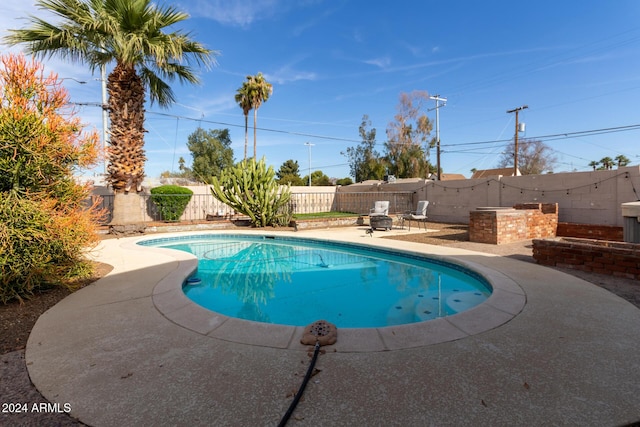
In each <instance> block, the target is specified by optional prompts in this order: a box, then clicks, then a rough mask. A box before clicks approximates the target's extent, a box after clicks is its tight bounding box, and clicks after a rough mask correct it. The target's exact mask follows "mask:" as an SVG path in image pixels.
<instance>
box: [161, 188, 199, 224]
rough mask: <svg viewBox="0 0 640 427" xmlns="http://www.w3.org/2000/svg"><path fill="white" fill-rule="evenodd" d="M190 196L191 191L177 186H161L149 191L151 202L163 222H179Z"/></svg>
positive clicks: (191, 194)
mask: <svg viewBox="0 0 640 427" xmlns="http://www.w3.org/2000/svg"><path fill="white" fill-rule="evenodd" d="M191 196H193V191H191V190H189V189H188V188H184V187H180V186H179V185H162V186H160V187H155V188H152V189H151V200H152V201H153V203H155V205H156V206H157V207H158V210H159V211H160V215H161V216H162V219H163V220H164V221H179V220H180V217H181V216H182V214H183V213H184V210H185V209H186V207H187V205H188V204H189V201H190V200H191Z"/></svg>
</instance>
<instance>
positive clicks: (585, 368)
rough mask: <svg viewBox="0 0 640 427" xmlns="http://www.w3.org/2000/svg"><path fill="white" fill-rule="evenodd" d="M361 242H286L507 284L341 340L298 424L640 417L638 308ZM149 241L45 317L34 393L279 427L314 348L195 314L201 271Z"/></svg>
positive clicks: (523, 274)
mask: <svg viewBox="0 0 640 427" xmlns="http://www.w3.org/2000/svg"><path fill="white" fill-rule="evenodd" d="M364 230H365V227H344V228H339V229H329V230H308V231H299V232H297V233H294V232H284V233H283V234H291V235H295V236H296V237H314V238H322V239H332V240H340V241H348V242H357V243H367V244H371V245H379V246H384V247H388V248H395V249H402V250H405V251H412V252H417V253H425V254H429V255H432V256H434V255H435V256H444V257H451V258H452V259H454V260H456V261H457V262H460V263H463V264H465V265H470V266H473V267H474V268H476V269H478V270H479V271H481V272H482V273H483V274H485V275H486V276H490V278H491V280H492V281H496V283H498V282H499V283H501V285H499V287H500V289H502V292H501V293H499V295H498V296H499V298H494V299H493V301H491V300H490V301H489V306H488V307H487V306H485V307H478V308H476V309H472V310H470V311H469V312H467V313H465V314H464V316H465V318H464V319H462V320H461V319H460V318H458V319H456V317H457V316H453V317H452V318H446V319H440V320H438V321H434V322H436V323H437V322H439V323H440V324H441V325H440V327H436V326H437V325H436V326H434V327H431V326H428V325H427V324H425V325H427V326H426V327H424V326H425V325H423V328H421V329H420V328H417V329H416V328H398V330H393V328H392V329H389V328H384V329H387V330H373V331H372V330H357V329H354V330H339V331H338V342H337V343H336V344H335V345H334V346H329V347H324V348H323V350H324V352H323V354H321V356H320V357H319V359H318V363H317V365H316V368H317V369H318V370H319V372H318V373H317V375H315V376H314V377H313V378H312V380H311V382H310V383H309V385H308V386H307V389H306V391H305V395H304V397H303V400H302V401H301V402H300V404H299V405H298V407H297V409H296V411H295V412H294V414H293V417H292V419H291V420H290V421H289V425H298V426H306V425H474V426H475V425H593V426H603V425H604V426H608V425H611V426H616V425H624V424H626V423H630V422H633V421H638V420H640V386H639V385H638V384H640V357H638V354H640V352H639V350H640V310H638V309H637V308H636V307H635V306H633V305H632V304H630V303H628V302H627V301H625V300H623V299H621V298H619V297H617V296H615V295H613V294H611V293H609V292H607V291H605V290H603V289H601V288H599V287H597V286H595V285H592V284H590V283H588V282H585V281H583V280H581V279H579V278H576V277H574V276H570V275H567V274H564V273H562V272H559V271H556V270H553V269H550V268H546V267H542V266H538V265H535V264H532V263H527V262H523V261H519V260H516V259H511V258H507V257H501V256H496V255H492V254H488V253H481V252H472V251H468V250H465V249H459V248H451V247H443V246H432V245H424V244H417V243H412V242H402V241H397V240H389V239H382V238H380V237H382V236H389V235H392V234H407V233H409V231H408V230H406V229H405V230H401V229H393V230H391V231H389V232H376V233H374V235H373V237H369V236H368V235H367V234H366V233H365V231H364ZM416 231H418V230H417V229H416ZM420 231H423V230H420ZM256 232H259V231H256ZM262 232H266V233H269V230H262ZM412 232H414V230H413V229H412ZM216 233H217V232H216ZM164 236H166V235H163V237H164ZM147 238H151V237H149V236H146V237H134V238H123V239H110V240H104V241H102V243H101V244H100V246H99V247H98V248H97V249H96V251H95V254H94V256H95V257H96V259H99V260H100V261H101V262H105V263H108V264H111V265H113V266H114V270H113V271H112V272H111V273H110V274H109V275H108V276H106V277H105V278H103V279H101V280H100V281H98V282H96V283H95V284H93V285H91V286H89V287H87V288H84V289H82V290H80V291H78V292H77V293H75V294H72V295H71V296H69V297H67V298H66V299H64V300H63V301H62V302H61V303H59V304H58V305H56V306H55V307H53V308H52V309H51V310H49V311H48V312H47V313H45V314H44V315H43V316H42V317H41V318H40V320H39V321H38V322H37V324H36V326H35V327H34V329H33V332H32V334H31V336H30V338H29V343H28V346H27V352H26V359H27V364H28V369H29V373H30V376H31V379H32V381H33V383H34V384H35V385H36V386H37V387H38V389H39V390H40V392H41V393H42V394H43V395H44V396H45V397H46V398H47V399H48V400H50V401H51V402H58V403H60V404H61V406H62V405H64V404H65V403H68V404H70V405H71V415H72V416H74V417H76V418H78V419H79V420H80V421H82V422H84V423H87V424H89V425H93V426H116V425H118V426H120V425H217V426H226V425H229V426H238V425H277V424H278V422H279V420H280V419H281V417H282V416H283V415H284V413H285V412H286V410H287V408H288V406H289V404H290V402H291V400H292V396H293V394H294V393H295V392H296V391H297V389H298V387H299V385H300V383H301V382H302V377H303V376H304V373H305V371H306V368H307V365H308V363H309V360H310V357H309V351H310V348H308V347H305V346H302V345H300V344H299V343H298V341H299V339H300V336H299V335H298V334H297V331H296V330H293V331H291V333H290V335H289V336H287V337H285V339H283V342H284V343H285V344H278V345H272V344H271V345H269V344H268V343H266V342H265V341H264V339H265V338H266V339H268V338H269V334H271V333H273V331H274V329H273V327H268V326H267V327H263V326H260V325H259V324H254V323H250V322H242V321H234V320H233V319H230V320H229V321H225V322H224V323H225V324H227V328H226V330H225V329H220V327H219V326H218V325H217V324H216V323H215V322H219V321H220V319H219V318H218V317H216V315H215V314H213V313H210V312H208V313H207V312H206V310H203V309H200V310H199V309H198V308H197V307H188V306H187V305H185V303H184V301H182V300H180V299H179V296H178V297H177V296H176V293H175V291H174V289H176V286H179V283H181V281H182V279H183V278H184V277H186V276H187V275H188V274H189V273H190V271H191V270H192V269H193V267H194V265H195V264H194V261H193V259H192V258H190V257H189V256H187V254H184V255H183V254H177V253H175V252H167V251H163V250H159V249H154V248H144V247H140V246H136V245H135V244H134V243H135V241H137V240H141V239H147ZM172 284H174V285H172ZM507 285H508V286H507ZM172 286H173V287H172ZM169 293H173V295H172V298H167V297H166V296H167V295H168V294H169ZM488 308H489V310H488ZM202 311H205V313H203V312H202ZM207 322H210V323H207ZM428 324H431V322H428ZM434 325H435V323H434ZM275 328H276V329H277V328H278V327H277V326H276V327H275ZM402 329H405V330H402ZM406 329H411V330H410V331H408V332H407V330H406ZM216 331H217V332H216ZM443 331H444V332H443ZM447 331H448V332H447ZM221 332H224V334H222V333H221ZM280 338H281V337H278V339H280ZM260 340H263V341H260ZM274 340H275V338H274ZM374 340H375V344H374ZM401 341H402V343H401ZM394 343H395V344H394Z"/></svg>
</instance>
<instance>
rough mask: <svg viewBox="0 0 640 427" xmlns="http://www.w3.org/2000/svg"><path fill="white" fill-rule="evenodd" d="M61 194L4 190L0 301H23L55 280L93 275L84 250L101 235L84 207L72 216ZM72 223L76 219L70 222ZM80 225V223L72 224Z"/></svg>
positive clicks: (0, 216)
mask: <svg viewBox="0 0 640 427" xmlns="http://www.w3.org/2000/svg"><path fill="white" fill-rule="evenodd" d="M56 204H57V201H56V200H52V199H50V200H37V201H36V200H30V199H25V198H20V197H15V196H12V195H10V194H9V193H3V192H0V302H2V303H3V304H5V303H7V302H8V301H10V300H12V299H18V300H20V301H22V299H23V298H28V297H29V296H30V295H33V293H34V292H37V291H39V290H42V289H47V288H50V287H51V286H54V285H63V286H68V283H69V281H70V280H71V279H76V278H82V277H88V276H89V275H90V274H91V264H90V263H89V262H88V261H87V260H85V259H84V258H83V256H82V254H83V251H84V250H85V249H86V246H85V245H87V244H88V243H89V242H90V241H93V242H94V243H95V242H97V235H95V233H93V231H92V230H91V229H90V228H87V227H86V225H87V224H83V221H85V222H86V219H83V217H82V215H83V214H82V212H80V213H79V214H78V215H73V214H72V216H68V215H67V214H68V212H67V213H62V212H59V211H58V210H57V208H56V206H55V205H56ZM70 223H73V224H70ZM71 225H75V226H76V227H75V228H74V227H70V226H71Z"/></svg>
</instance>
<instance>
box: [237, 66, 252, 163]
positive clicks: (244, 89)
mask: <svg viewBox="0 0 640 427" xmlns="http://www.w3.org/2000/svg"><path fill="white" fill-rule="evenodd" d="M249 81H250V80H249V76H247V81H245V82H243V83H242V86H240V88H239V89H238V90H237V92H236V98H235V99H236V102H237V103H238V106H239V107H240V108H242V114H243V115H244V157H243V160H247V146H248V145H249V111H251V99H250V98H249V92H250V90H249Z"/></svg>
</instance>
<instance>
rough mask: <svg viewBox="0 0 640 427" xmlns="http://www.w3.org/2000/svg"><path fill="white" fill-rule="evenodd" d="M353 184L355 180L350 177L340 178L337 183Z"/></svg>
mask: <svg viewBox="0 0 640 427" xmlns="http://www.w3.org/2000/svg"><path fill="white" fill-rule="evenodd" d="M351 184H353V180H352V179H351V178H349V177H345V178H340V179H338V180H336V185H351Z"/></svg>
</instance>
